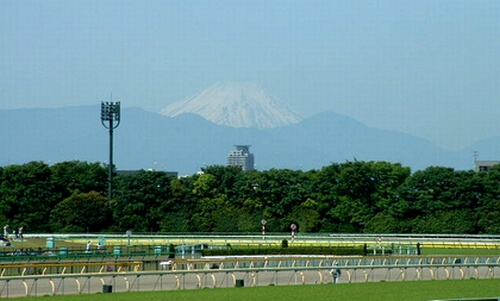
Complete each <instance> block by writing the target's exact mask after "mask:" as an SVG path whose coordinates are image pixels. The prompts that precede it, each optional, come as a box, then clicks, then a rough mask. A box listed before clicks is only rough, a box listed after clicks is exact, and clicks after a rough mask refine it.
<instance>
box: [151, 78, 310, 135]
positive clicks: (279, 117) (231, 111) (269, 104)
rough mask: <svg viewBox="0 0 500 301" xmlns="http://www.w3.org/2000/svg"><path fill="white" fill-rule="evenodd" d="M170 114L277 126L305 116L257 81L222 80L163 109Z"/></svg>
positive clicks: (249, 125)
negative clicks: (273, 95) (270, 93)
mask: <svg viewBox="0 0 500 301" xmlns="http://www.w3.org/2000/svg"><path fill="white" fill-rule="evenodd" d="M160 113H161V114H163V115H167V116H170V117H175V116H179V115H181V114H185V113H192V114H197V115H200V116H202V117H203V118H205V119H206V120H209V121H211V122H213V123H216V124H220V125H227V126H231V127H235V128H260V129H263V128H274V127H279V126H284V125H288V124H293V123H297V122H299V121H300V120H301V119H302V117H301V116H300V115H299V114H298V113H296V112H294V111H293V110H292V109H290V108H288V107H286V106H285V105H284V104H283V103H281V102H280V101H279V100H278V99H277V98H276V97H271V96H269V95H267V94H266V92H265V91H264V90H263V89H261V88H260V87H259V86H257V85H256V84H254V83H236V82H219V83H216V84H215V85H213V86H211V87H209V88H208V89H206V90H204V91H202V92H200V93H198V94H196V95H195V96H193V97H190V98H188V99H186V100H184V101H181V102H177V103H174V104H171V105H169V106H167V107H166V108H164V109H163V110H161V111H160Z"/></svg>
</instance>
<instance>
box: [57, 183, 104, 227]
mask: <svg viewBox="0 0 500 301" xmlns="http://www.w3.org/2000/svg"><path fill="white" fill-rule="evenodd" d="M110 217H111V211H110V208H109V204H108V203H107V198H106V197H104V196H102V195H101V194H99V193H98V192H95V191H91V192H87V193H80V192H74V193H73V195H71V196H70V197H68V198H67V199H65V200H63V201H62V202H60V203H59V204H57V205H56V206H55V208H54V209H53V210H52V213H51V216H50V223H51V226H52V229H53V230H54V231H55V232H69V233H82V232H100V231H102V230H104V229H106V228H107V227H109V226H110V223H111V218H110Z"/></svg>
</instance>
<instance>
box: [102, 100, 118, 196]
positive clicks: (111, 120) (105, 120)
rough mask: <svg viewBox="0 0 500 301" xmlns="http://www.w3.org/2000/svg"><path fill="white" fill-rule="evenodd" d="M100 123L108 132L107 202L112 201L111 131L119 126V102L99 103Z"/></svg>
mask: <svg viewBox="0 0 500 301" xmlns="http://www.w3.org/2000/svg"><path fill="white" fill-rule="evenodd" d="M101 123H102V125H103V126H104V127H105V128H107V129H108V130H109V174H108V201H110V202H111V200H112V199H113V130H114V129H116V128H117V127H118V125H119V124H120V102H119V101H118V102H115V103H114V102H112V101H111V102H108V101H106V102H104V101H102V102H101Z"/></svg>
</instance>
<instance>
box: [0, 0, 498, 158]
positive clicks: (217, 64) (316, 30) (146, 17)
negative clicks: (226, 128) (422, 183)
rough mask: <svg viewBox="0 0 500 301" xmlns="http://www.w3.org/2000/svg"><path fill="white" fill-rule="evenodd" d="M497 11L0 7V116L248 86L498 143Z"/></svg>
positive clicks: (205, 4)
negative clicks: (227, 84) (224, 84)
mask: <svg viewBox="0 0 500 301" xmlns="http://www.w3.org/2000/svg"><path fill="white" fill-rule="evenodd" d="M499 37H500V1H481V0H477V1H461V0H449V1H436V0H428V1H427V0H419V1H403V0H394V1H392V0H387V1H375V0H374V1H351V0H349V1H318V0H316V1H315V0H310V1H268V0H252V1H250V0H248V1H246V0H239V1H238V0H234V1H228V0H227V1H221V0H211V1H206V0H199V1H195V0H193V1H189V0H179V1H169V0H164V1H102V0H99V1H97V0H96V1H53V0H44V1H18V0H12V1H10V0H0V109H15V108H33V107H63V106H73V105H89V104H99V103H100V101H102V100H109V95H110V93H111V92H112V93H113V99H114V100H120V101H121V102H122V105H123V106H138V107H142V108H144V109H146V110H150V111H159V110H160V109H162V108H164V107H166V106H167V105H169V104H171V103H173V102H177V101H180V100H182V99H184V98H186V97H189V96H191V95H193V94H195V93H197V92H200V91H202V90H204V89H205V88H207V87H209V86H211V85H212V84H214V83H215V82H218V81H221V80H229V81H252V82H255V83H257V84H259V85H260V86H262V87H263V88H264V89H265V90H266V91H267V92H268V93H269V94H272V95H274V96H277V97H278V98H279V99H281V100H282V101H283V102H284V103H287V104H288V105H289V106H291V107H292V108H294V109H295V110H296V111H298V112H299V113H301V114H302V115H305V116H309V115H312V114H315V113H318V112H321V111H325V110H332V111H335V112H338V113H341V114H345V115H348V116H351V117H353V118H356V119H358V120H360V121H362V122H364V123H366V124H368V125H370V126H374V127H379V128H385V129H390V130H397V131H402V132H405V133H409V134H413V135H416V136H420V137H425V138H427V139H429V140H431V141H433V142H434V143H436V144H438V145H440V146H443V147H446V148H448V149H457V148H460V147H464V146H467V145H468V144H470V143H472V142H474V141H476V140H479V139H483V138H486V137H490V136H498V135H499V133H500V121H499V120H500V118H498V115H499V112H500V59H499V58H500V57H499V56H500V38H499Z"/></svg>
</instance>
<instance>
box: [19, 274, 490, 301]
mask: <svg viewBox="0 0 500 301" xmlns="http://www.w3.org/2000/svg"><path fill="white" fill-rule="evenodd" d="M496 296H500V280H497V279H487V280H442V281H407V282H378V283H355V284H354V283H353V284H348V283H343V284H325V285H304V286H266V287H243V288H218V289H201V290H182V291H161V292H158V291H157V292H130V293H111V294H92V295H86V294H82V295H67V296H51V297H37V298H12V299H9V300H44V299H47V298H50V300H51V301H52V300H53V301H80V300H81V301H83V300H88V301H114V300H117V301H118V300H119V301H136V300H148V301H160V300H162V301H164V300H168V301H177V300H178V301H186V300H203V301H224V300H228V301H229V300H231V301H238V300H241V301H247V300H259V301H261V300H270V301H291V300H308V301H315V300H344V301H345V300H369V301H378V300H380V301H401V300H404V301H420V300H422V301H425V300H436V299H451V298H471V297H496Z"/></svg>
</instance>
